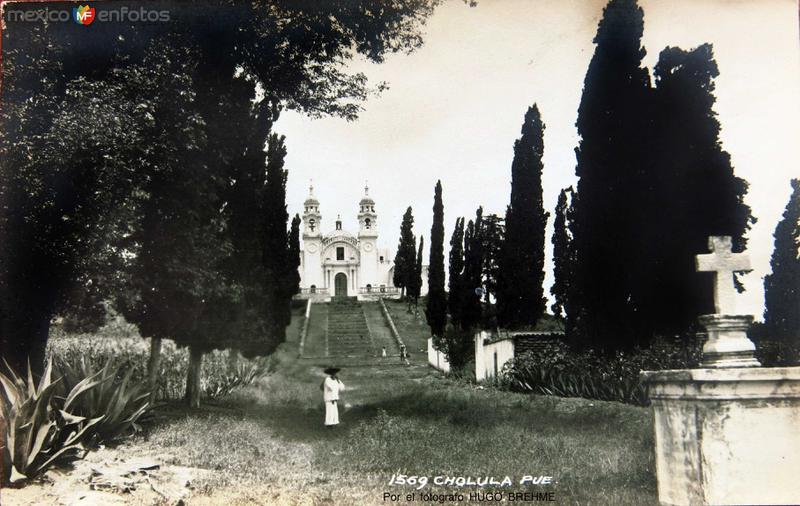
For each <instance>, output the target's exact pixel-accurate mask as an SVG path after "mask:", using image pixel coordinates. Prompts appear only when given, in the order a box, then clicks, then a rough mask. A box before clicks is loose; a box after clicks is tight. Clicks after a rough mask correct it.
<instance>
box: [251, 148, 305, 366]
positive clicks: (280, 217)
mask: <svg viewBox="0 0 800 506" xmlns="http://www.w3.org/2000/svg"><path fill="white" fill-rule="evenodd" d="M285 158H286V145H285V137H284V136H282V135H277V134H271V135H270V136H269V139H268V141H267V164H266V173H267V175H266V182H265V186H264V225H263V227H264V228H263V232H262V237H263V240H264V242H263V249H262V254H261V261H262V265H263V269H264V286H263V289H264V306H263V309H262V311H263V312H264V317H265V319H266V325H267V327H266V328H267V333H266V335H265V336H263V339H262V341H261V342H259V343H257V345H256V346H255V347H254V348H253V349H250V350H243V353H245V354H246V355H251V354H252V355H267V354H270V353H272V352H273V351H274V350H275V348H277V346H278V345H279V344H280V343H282V342H283V341H285V340H286V323H288V322H286V317H285V314H286V309H285V304H287V303H288V300H289V299H291V295H288V294H287V292H288V291H287V289H286V286H287V285H286V280H285V276H286V275H287V274H288V270H289V267H287V266H288V265H289V264H290V262H293V261H294V259H291V258H289V239H290V237H289V232H288V230H287V228H288V221H289V213H288V212H287V211H286V178H287V171H286V170H285V169H284V159H285Z"/></svg>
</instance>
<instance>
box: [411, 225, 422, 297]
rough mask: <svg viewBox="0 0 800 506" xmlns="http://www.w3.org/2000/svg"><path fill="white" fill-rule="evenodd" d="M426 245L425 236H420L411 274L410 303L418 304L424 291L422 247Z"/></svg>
mask: <svg viewBox="0 0 800 506" xmlns="http://www.w3.org/2000/svg"><path fill="white" fill-rule="evenodd" d="M424 246H425V238H424V237H423V236H419V249H418V250H417V257H416V259H415V260H414V273H413V275H412V276H411V284H409V285H408V298H409V305H411V304H413V305H414V307H416V306H417V301H418V300H419V296H420V293H421V291H422V248H423V247H424Z"/></svg>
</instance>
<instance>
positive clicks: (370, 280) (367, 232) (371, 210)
mask: <svg viewBox="0 0 800 506" xmlns="http://www.w3.org/2000/svg"><path fill="white" fill-rule="evenodd" d="M377 241H378V215H377V214H376V213H375V201H374V200H372V197H370V196H369V185H368V184H365V185H364V196H363V197H362V198H361V201H360V202H359V203H358V244H359V250H360V252H361V272H360V276H359V278H358V279H359V282H360V283H359V284H360V285H361V288H366V287H367V285H370V286H371V287H377V286H378V285H379V281H378V245H377Z"/></svg>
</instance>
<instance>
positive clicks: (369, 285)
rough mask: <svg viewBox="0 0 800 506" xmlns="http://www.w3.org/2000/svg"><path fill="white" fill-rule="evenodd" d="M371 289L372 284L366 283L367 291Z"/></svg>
mask: <svg viewBox="0 0 800 506" xmlns="http://www.w3.org/2000/svg"><path fill="white" fill-rule="evenodd" d="M371 291H372V285H371V284H369V283H367V293H369V292H371Z"/></svg>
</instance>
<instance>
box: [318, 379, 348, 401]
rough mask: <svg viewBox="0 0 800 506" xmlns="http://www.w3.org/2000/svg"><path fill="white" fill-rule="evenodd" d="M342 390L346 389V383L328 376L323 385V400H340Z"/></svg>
mask: <svg viewBox="0 0 800 506" xmlns="http://www.w3.org/2000/svg"><path fill="white" fill-rule="evenodd" d="M342 390H344V383H342V382H341V381H339V380H335V379H333V378H331V377H330V376H328V377H327V378H325V383H324V385H323V389H322V400H324V401H325V402H328V401H338V400H339V392H341V391H342Z"/></svg>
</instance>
